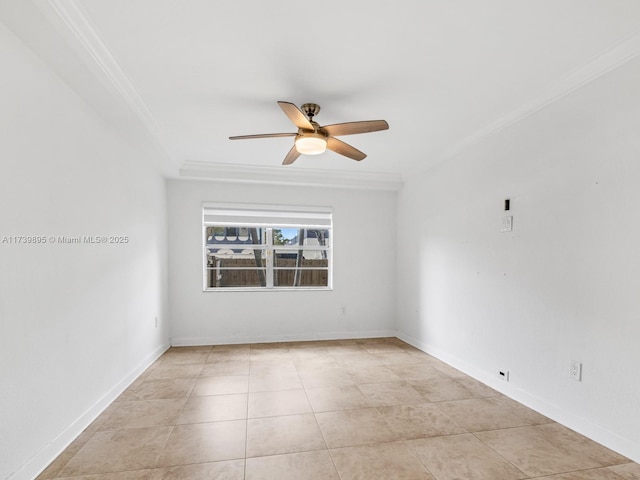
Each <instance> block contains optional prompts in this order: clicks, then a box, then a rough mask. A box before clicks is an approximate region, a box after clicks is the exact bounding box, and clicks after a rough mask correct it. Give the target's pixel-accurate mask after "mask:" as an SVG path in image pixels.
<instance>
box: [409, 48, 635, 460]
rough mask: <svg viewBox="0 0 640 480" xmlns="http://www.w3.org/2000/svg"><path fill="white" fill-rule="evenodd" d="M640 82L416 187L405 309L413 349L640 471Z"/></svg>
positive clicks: (569, 107) (566, 109)
mask: <svg viewBox="0 0 640 480" xmlns="http://www.w3.org/2000/svg"><path fill="white" fill-rule="evenodd" d="M639 78H640V59H635V60H633V61H631V62H630V63H628V64H626V65H624V66H622V67H619V68H618V69H617V70H615V71H613V72H610V73H609V74H607V75H606V76H604V77H602V78H599V79H597V80H595V81H594V82H593V83H591V84H589V85H587V86H585V87H583V88H581V89H579V90H577V91H574V92H573V93H572V94H570V95H568V96H566V97H564V98H562V99H560V100H559V101H557V102H556V103H554V104H552V105H550V106H548V107H547V108H544V109H542V110H540V111H538V112H537V113H535V114H533V115H532V116H530V117H528V118H526V119H524V120H523V121H521V122H519V123H518V124H516V125H514V126H512V127H510V128H508V129H506V130H504V131H502V132H501V133H499V134H497V135H496V136H494V137H492V138H490V139H488V140H486V141H484V142H482V143H481V144H478V145H475V146H474V147H472V148H470V149H469V150H467V151H466V152H465V153H463V154H460V155H458V157H456V158H455V159H453V160H451V161H449V162H446V163H443V164H441V165H440V166H438V167H437V168H435V169H433V170H431V171H429V172H426V173H425V174H424V175H422V176H420V177H418V178H414V179H412V180H409V181H408V182H407V184H406V187H405V189H404V191H403V192H401V194H400V195H399V199H398V203H399V205H398V211H399V219H398V222H399V233H398V251H399V274H398V279H399V282H398V285H399V288H398V300H397V302H398V328H399V330H400V331H401V336H402V337H403V338H405V339H407V340H410V341H412V342H413V343H415V344H417V345H421V346H422V347H424V348H425V349H426V350H427V351H429V352H432V353H434V354H435V355H437V356H439V357H441V358H443V359H445V360H446V361H449V362H450V363H452V364H453V365H455V366H458V367H459V368H461V369H463V370H465V371H467V372H469V373H471V374H472V375H474V376H476V377H477V378H480V379H481V380H484V381H486V382H488V383H490V384H492V385H494V386H495V387H497V388H499V389H501V390H502V391H503V392H505V393H507V394H509V395H511V396H513V397H515V398H516V399H518V400H521V401H523V402H524V403H527V404H529V405H531V406H533V407H535V408H537V409H538V410H540V411H542V412H543V413H546V414H547V415H549V416H552V417H553V418H555V419H556V420H559V421H561V422H563V423H565V424H566V425H568V426H570V427H573V428H574V429H577V430H579V431H581V432H582V433H585V434H587V435H589V436H591V437H592V438H594V439H596V440H598V441H600V442H602V443H605V444H606V445H608V446H610V447H612V448H614V449H616V450H618V451H620V452H622V453H623V454H626V455H628V456H631V457H632V458H633V459H635V460H636V461H639V460H640V408H638V405H639V401H640V376H638V371H637V368H638V365H640V274H639V273H638V272H639V269H640V222H638V218H637V217H638V211H639V209H640V188H639V185H640V83H639V82H638V79H639ZM507 197H510V198H511V203H512V212H511V213H512V215H513V217H514V230H513V232H511V233H500V227H501V217H502V216H503V215H504V214H505V212H503V201H504V199H505V198H507ZM571 360H579V361H582V362H583V365H584V372H583V381H582V382H576V381H574V380H570V379H569V366H570V362H571ZM500 369H506V370H509V371H510V374H511V381H510V382H508V383H506V382H501V381H500V380H498V379H497V372H498V370H500Z"/></svg>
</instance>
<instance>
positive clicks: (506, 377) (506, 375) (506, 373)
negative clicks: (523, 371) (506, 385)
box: [498, 370, 509, 382]
mask: <svg viewBox="0 0 640 480" xmlns="http://www.w3.org/2000/svg"><path fill="white" fill-rule="evenodd" d="M498 377H500V378H501V379H502V380H504V381H505V382H508V381H509V370H500V371H499V372H498Z"/></svg>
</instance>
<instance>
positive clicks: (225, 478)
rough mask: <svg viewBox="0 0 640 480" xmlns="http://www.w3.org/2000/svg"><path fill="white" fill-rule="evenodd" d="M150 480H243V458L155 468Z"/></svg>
mask: <svg viewBox="0 0 640 480" xmlns="http://www.w3.org/2000/svg"><path fill="white" fill-rule="evenodd" d="M155 473H156V476H155V477H154V478H153V479H152V480H201V479H202V480H204V479H215V480H244V460H226V461H221V462H212V463H199V464H194V465H180V466H177V467H169V468H163V469H157V470H155Z"/></svg>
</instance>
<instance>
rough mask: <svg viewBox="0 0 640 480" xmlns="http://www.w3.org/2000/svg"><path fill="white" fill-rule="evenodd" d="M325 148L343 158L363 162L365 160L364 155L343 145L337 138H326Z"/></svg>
mask: <svg viewBox="0 0 640 480" xmlns="http://www.w3.org/2000/svg"><path fill="white" fill-rule="evenodd" d="M327 148H328V149H329V150H332V151H334V152H336V153H339V154H340V155H344V156H345V157H349V158H353V159H354V160H358V161H360V160H364V159H365V158H366V156H367V155H366V154H364V153H363V152H361V151H360V150H358V149H357V148H355V147H352V146H351V145H349V144H348V143H344V142H343V141H342V140H338V139H337V138H333V137H329V138H327Z"/></svg>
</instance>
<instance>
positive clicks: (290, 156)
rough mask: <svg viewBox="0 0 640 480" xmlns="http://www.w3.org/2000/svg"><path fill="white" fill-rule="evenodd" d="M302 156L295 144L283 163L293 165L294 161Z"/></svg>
mask: <svg viewBox="0 0 640 480" xmlns="http://www.w3.org/2000/svg"><path fill="white" fill-rule="evenodd" d="M299 156H300V152H298V150H297V149H296V146H295V145H294V146H293V147H291V150H289V153H287V156H286V157H284V161H283V162H282V164H283V165H291V164H292V163H293V162H295V161H296V160H297V159H298V157H299Z"/></svg>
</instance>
